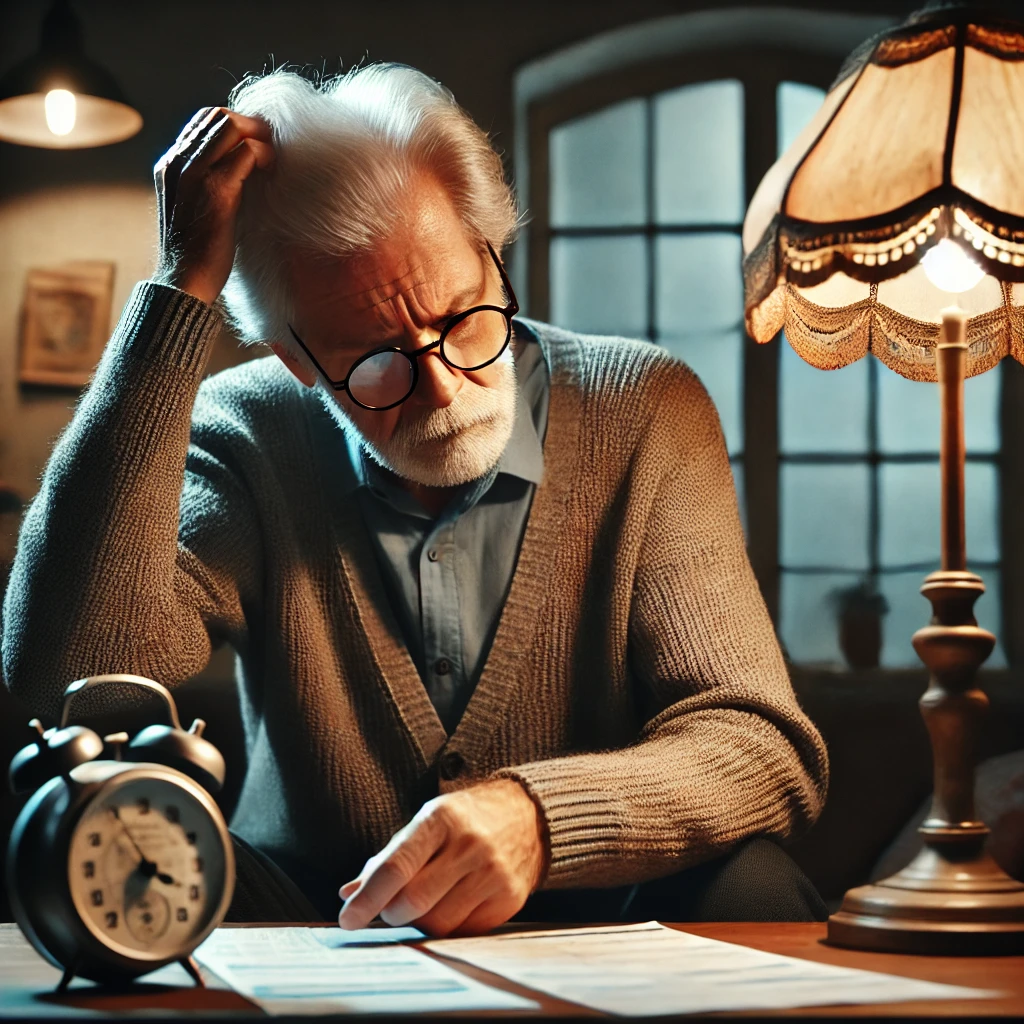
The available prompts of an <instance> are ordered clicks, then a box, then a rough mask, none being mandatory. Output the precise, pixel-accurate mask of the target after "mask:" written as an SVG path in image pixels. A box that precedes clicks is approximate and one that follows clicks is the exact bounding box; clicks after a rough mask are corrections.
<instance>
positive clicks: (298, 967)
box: [195, 928, 538, 1015]
mask: <svg viewBox="0 0 1024 1024" xmlns="http://www.w3.org/2000/svg"><path fill="white" fill-rule="evenodd" d="M423 937H424V936H423V933H422V932H420V931H417V930H416V929H415V928H367V929H364V930H363V931H352V932H344V931H342V930H341V929H340V928H218V929H217V930H216V931H215V932H214V933H213V934H212V935H211V936H210V937H209V938H208V939H207V940H206V941H205V942H204V943H203V944H202V945H201V946H200V947H199V948H198V949H197V950H196V952H195V957H196V959H197V960H198V961H199V962H200V963H201V964H202V965H203V966H204V967H207V968H209V969H210V970H211V971H213V973H214V974H216V975H217V976H218V977H220V978H221V980H222V981H224V982H225V983H226V984H228V985H230V986H231V987H232V988H233V989H234V990H235V991H236V992H238V993H239V994H240V995H243V996H245V997H246V998H247V999H251V1000H252V1001H253V1002H254V1003H257V1004H258V1005H259V1006H261V1007H262V1008H263V1009H264V1010H266V1011H267V1012H268V1013H273V1014H289V1015H294V1014H313V1013H417V1012H420V1011H433V1012H445V1011H454V1010H536V1009H537V1008H538V1007H537V1004H536V1003H534V1002H532V1001H531V1000H529V999H522V998H520V997H519V996H514V995H512V994H510V993H508V992H502V991H501V990H500V989H496V988H491V987H490V986H489V985H482V984H481V983H480V982H478V981H474V980H473V979H472V978H469V977H467V976H466V975H465V974H461V973H460V972H459V971H456V970H454V969H453V968H451V967H448V966H446V965H445V964H443V963H441V962H440V961H438V960H435V959H434V958H433V957H429V956H427V955H426V953H421V952H420V951H419V950H418V949H414V948H412V947H411V946H404V945H401V943H402V942H403V941H407V940H410V939H413V940H415V939H422V938H423Z"/></svg>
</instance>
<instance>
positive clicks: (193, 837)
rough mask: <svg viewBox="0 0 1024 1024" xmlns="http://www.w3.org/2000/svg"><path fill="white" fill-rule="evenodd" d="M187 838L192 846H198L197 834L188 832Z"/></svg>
mask: <svg viewBox="0 0 1024 1024" xmlns="http://www.w3.org/2000/svg"><path fill="white" fill-rule="evenodd" d="M185 838H186V839H187V840H188V841H189V844H190V845H191V846H195V845H196V834H195V832H186V833H185Z"/></svg>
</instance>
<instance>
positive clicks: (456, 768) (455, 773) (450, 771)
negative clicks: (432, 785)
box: [437, 750, 466, 782]
mask: <svg viewBox="0 0 1024 1024" xmlns="http://www.w3.org/2000/svg"><path fill="white" fill-rule="evenodd" d="M465 767H466V759H465V758H464V757H463V756H462V755H461V754H460V753H459V752H458V751H456V750H451V751H449V752H448V753H447V754H443V755H442V757H441V760H440V761H439V762H438V765H437V770H438V774H439V775H440V776H441V778H442V779H444V780H445V781H446V782H451V780H452V779H457V778H458V777H459V776H460V775H461V774H462V770H463V768H465Z"/></svg>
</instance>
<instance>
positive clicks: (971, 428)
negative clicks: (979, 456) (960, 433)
mask: <svg viewBox="0 0 1024 1024" xmlns="http://www.w3.org/2000/svg"><path fill="white" fill-rule="evenodd" d="M1001 371H1002V367H1001V366H997V367H996V368H995V369H993V370H989V372H988V373H983V374H980V375H979V376H977V377H971V378H970V380H967V381H965V382H964V439H965V441H966V442H967V450H968V451H970V452H977V453H983V452H996V451H998V450H999V383H1000V373H1001ZM878 448H879V451H881V452H885V453H889V452H935V453H936V454H938V451H939V390H938V387H937V386H936V385H934V384H922V383H920V382H919V381H913V380H907V379H906V378H905V377H901V376H900V375H899V374H897V373H891V372H890V371H889V370H888V369H885V368H883V367H879V370H878Z"/></svg>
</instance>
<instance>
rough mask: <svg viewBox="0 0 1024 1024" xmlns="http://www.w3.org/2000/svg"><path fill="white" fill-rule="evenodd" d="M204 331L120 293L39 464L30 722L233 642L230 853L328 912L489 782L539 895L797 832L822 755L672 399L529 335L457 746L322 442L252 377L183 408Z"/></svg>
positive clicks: (206, 336) (698, 403)
mask: <svg viewBox="0 0 1024 1024" xmlns="http://www.w3.org/2000/svg"><path fill="white" fill-rule="evenodd" d="M216 326H217V315H216V313H215V312H214V311H213V310H211V309H210V308H209V307H207V306H205V305H204V304H203V303H201V302H200V301H199V300H197V299H194V298H192V297H191V296H188V295H186V294H184V293H182V292H179V291H177V290H175V289H172V288H168V287H164V286H162V285H157V284H153V283H147V282H144V283H142V284H140V285H138V286H137V287H136V289H135V291H134V292H133V294H132V296H131V298H130V300H129V302H128V304H127V306H126V307H125V310H124V312H123V314H122V317H121V320H120V323H119V324H118V327H117V329H116V331H115V333H114V336H113V338H112V340H111V342H110V344H109V345H108V348H107V351H106V353H105V355H104V358H103V360H102V362H101V364H100V367H99V369H98V370H97V373H96V376H95V378H94V380H93V382H92V385H91V387H90V388H89V390H88V392H87V393H86V394H85V396H84V398H83V400H82V402H81V404H80V406H79V408H78V410H77V412H76V414H75V416H74V419H73V421H72V423H71V424H70V426H69V427H68V429H67V431H66V432H65V433H64V435H63V437H62V438H61V440H60V442H59V443H58V445H57V446H56V448H55V450H54V453H53V456H52V458H51V460H50V463H49V465H48V467H47V469H46V473H45V476H44V478H43V482H42V489H41V491H40V493H39V495H38V497H37V498H36V500H35V501H34V503H33V504H32V506H31V509H30V510H29V512H28V514H27V517H26V520H25V524H24V527H23V530H22V534H21V538H20V541H19V547H18V554H17V560H16V563H15V566H14V571H13V576H12V581H11V586H10V589H9V592H8V595H7V599H6V606H5V612H6V615H5V632H4V637H3V657H4V668H5V673H6V679H7V682H8V684H9V686H10V687H11V689H12V691H13V692H14V694H15V695H16V696H17V697H19V698H21V700H22V701H23V702H24V703H25V704H26V705H27V706H28V707H29V708H30V709H32V710H33V711H34V712H37V713H40V714H44V715H48V716H50V717H51V718H52V717H53V716H54V715H55V714H56V712H57V709H58V706H59V698H60V694H61V692H62V690H63V688H64V686H66V684H67V683H68V682H70V681H71V680H74V679H76V678H79V677H81V676H84V675H88V674H95V673H100V672H115V671H121V672H135V673H139V674H142V675H145V676H150V677H152V678H154V679H157V680H159V681H161V682H163V683H165V684H167V685H169V686H174V685H175V684H177V683H180V682H181V681H183V680H185V679H188V678H189V677H190V676H192V675H194V674H195V673H197V672H199V671H200V670H201V669H202V668H203V667H204V665H205V664H206V663H207V660H208V658H209V655H210V651H211V644H218V643H221V642H228V643H230V644H231V645H232V646H233V647H234V648H235V650H236V651H237V652H238V655H239V659H238V664H239V687H240V696H241V701H242V711H243V720H244V726H245V733H246V747H247V755H248V763H247V770H246V777H245V781H244V785H243V787H242V793H241V797H240V800H239V804H238V808H237V811H236V813H235V816H234V819H233V822H232V827H233V828H234V829H235V830H236V831H237V832H239V833H240V834H241V835H243V836H244V837H245V838H247V839H249V840H250V841H251V842H253V843H254V844H256V845H257V846H259V847H261V848H263V849H265V850H266V851H267V852H268V853H269V854H270V855H271V856H274V857H276V858H278V859H279V860H280V862H281V863H282V864H284V865H285V866H286V867H287V868H288V869H289V870H291V871H293V872H294V873H295V874H296V875H297V876H299V877H300V878H303V879H304V880H305V881H304V884H305V885H306V887H307V891H310V892H311V894H312V895H314V897H317V896H319V897H320V898H321V905H323V900H325V899H328V898H329V897H330V895H331V892H332V890H333V889H334V888H336V886H337V885H338V884H340V883H341V882H343V881H345V880H347V879H349V878H351V877H353V875H354V874H355V873H356V872H357V871H358V870H359V868H360V867H361V866H362V864H363V861H364V860H365V858H366V857H367V856H369V855H371V854H373V853H374V852H376V851H377V850H378V849H379V848H380V847H381V846H382V845H383V844H384V843H385V842H386V840H387V839H388V838H389V837H390V836H391V834H392V833H393V832H394V831H395V830H396V829H398V828H399V827H400V826H401V825H402V824H403V823H404V822H406V821H407V820H408V819H409V818H410V817H411V815H412V814H414V813H415V811H416V810H417V808H418V807H419V806H420V805H421V804H422V802H423V801H424V800H425V799H428V798H429V797H430V796H432V795H436V793H437V792H438V790H439V789H440V790H441V791H446V790H450V789H453V788H457V787H461V786H467V785H470V784H472V783H473V782H474V781H477V780H480V779H484V778H488V777H494V776H506V777H510V778H513V779H516V780H518V781H519V782H520V783H521V784H522V785H523V786H525V787H526V789H527V790H528V792H529V793H530V795H531V796H532V797H533V798H534V800H535V801H536V803H537V804H538V805H539V807H540V809H541V811H542V814H543V818H544V822H545V824H546V827H547V833H548V837H549V843H550V866H549V869H548V871H547V875H546V878H545V879H544V883H543V884H544V886H545V887H568V886H608V885H619V884H625V883H628V882H634V881H640V880H643V879H648V878H653V877H657V876H663V875H666V874H669V873H672V872H674V871H677V870H679V869H681V868H683V867H686V866H687V865H690V864H693V863H695V862H697V861H700V860H703V859H707V858H709V857H712V856H714V855H716V854H718V853H721V852H724V851H725V850H726V849H727V848H728V847H729V846H730V845H731V844H733V843H735V842H737V841H738V840H740V839H741V838H743V837H745V836H747V835H750V834H752V833H763V834H768V835H771V836H775V837H779V838H786V837H789V836H792V835H793V834H794V833H797V832H799V831H802V830H804V829H806V828H807V827H808V826H809V825H810V824H811V822H813V821H814V819H815V818H816V816H817V815H818V813H819V811H820V809H821V806H822V802H823V800H824V796H825V789H826V779H827V761H826V754H825V750H824V747H823V744H822V741H821V738H820V737H819V735H818V734H817V732H816V731H815V729H814V727H813V726H812V725H811V723H810V722H809V721H808V719H807V718H806V717H805V716H804V714H803V713H802V712H801V710H800V708H799V707H798V705H797V703H796V700H795V698H794V694H793V691H792V688H791V686H790V683H789V679H788V677H787V673H786V669H785V666H784V663H783V660H782V657H781V654H780V651H779V647H778V644H777V643H776V639H775V636H774V633H773V631H772V625H771V622H770V620H769V617H768V615H767V613H766V610H765V606H764V603H763V601H762V600H761V596H760V593H759V591H758V588H757V584H756V582H755V580H754V577H753V574H752V572H751V569H750V565H749V562H748V560H747V556H746V552H745V549H744V539H743V531H742V529H741V526H740V521H739V517H738V514H737V507H736V498H735V494H734V489H733V483H732V477H731V473H730V468H729V462H728V459H727V456H726V452H725V447H724V445H723V441H722V433H721V430H720V427H719V423H718V417H717V415H716V413H715V409H714V406H713V405H712V403H711V401H710V399H709V398H708V395H707V393H706V392H705V390H704V388H703V387H702V386H701V384H700V382H699V381H698V380H697V378H696V377H695V376H694V374H693V373H692V372H691V371H690V370H689V369H687V368H686V367H685V366H683V365H682V364H680V363H678V362H676V361H674V360H673V359H671V358H670V357H669V356H668V355H666V353H665V352H664V351H663V350H661V349H659V348H658V347H656V346H654V345H650V344H647V343H644V342H635V341H626V340H622V339H612V338H598V337H583V336H579V335H575V334H571V333H568V332H566V331H562V330H558V329H555V328H553V327H549V326H546V325H543V324H535V325H533V326H534V328H535V330H536V332H537V333H538V335H539V337H540V340H541V344H542V346H543V350H544V355H545V357H546V359H547V362H548V365H549V367H550V373H551V402H550V412H549V419H548V428H547V436H546V440H545V445H544V461H545V475H544V480H543V482H542V484H541V485H540V486H539V487H538V489H537V492H536V496H535V498H534V502H533V507H532V509H531V512H530V516H529V520H528V523H527V527H526V532H525V536H524V539H523V542H522V549H521V551H520V555H519V560H518V564H517V566H516V570H515V575H514V578H513V580H512V584H511V588H510V591H509V594H508V599H507V602H506V604H505V608H504V610H503V613H502V615H501V619H500V623H499V625H498V628H497V633H496V635H495V637H494V642H493V647H492V649H491V651H490V656H489V657H488V659H487V663H486V666H485V668H484V671H483V674H482V676H481V678H480V681H479V684H478V685H477V687H476V690H475V692H474V694H473V696H472V699H471V700H470V702H469V706H468V708H467V709H466V712H465V715H464V716H463V718H462V720H461V721H460V723H459V725H458V727H457V728H456V729H455V731H454V733H453V734H452V735H451V736H448V735H446V733H445V730H444V728H443V727H442V725H441V722H440V721H439V719H438V717H437V714H436V713H435V711H434V708H433V706H432V704H431V702H430V700H429V698H428V696H427V693H426V690H425V689H424V687H423V684H422V683H421V681H420V678H419V676H418V674H417V672H416V669H415V667H414V665H413V662H412V660H411V658H410V656H409V653H408V651H407V650H406V649H405V647H404V645H403V643H402V639H401V632H400V630H399V627H398V625H397V622H396V620H395V617H394V616H393V614H392V612H391V610H390V608H389V606H388V602H387V598H386V595H385V591H384V587H383V584H382V581H381V577H380V574H379V572H378V569H377V566H376V563H375V561H374V558H373V554H372V551H371V547H370V544H369V542H368V538H367V535H366V531H365V528H364V526H363V524H362V521H361V519H360V516H359V513H358V511H357V509H356V508H355V507H354V505H353V503H352V502H351V500H350V499H347V498H346V496H345V494H344V493H343V491H342V490H341V489H340V487H339V485H338V474H336V473H335V472H334V468H335V467H336V466H337V465H338V461H339V460H340V459H341V458H343V457H344V455H343V452H342V439H341V435H340V433H339V431H338V428H337V427H336V426H335V425H334V423H333V421H332V420H331V418H330V417H329V416H328V414H327V413H326V412H325V410H324V408H323V406H322V404H321V402H320V400H319V397H318V396H317V395H315V394H314V393H313V392H311V391H308V390H307V389H305V388H303V387H302V386H301V385H299V384H298V383H297V382H296V381H295V380H294V379H293V378H292V377H291V376H290V374H289V373H288V372H287V370H285V368H284V367H283V366H282V365H281V364H280V362H279V361H278V360H276V359H275V358H273V357H271V358H268V359H263V360H258V361H255V362H252V363H247V364H245V365H242V366H239V367H237V368H234V369H231V370H228V371H226V372H224V373H221V374H218V375H216V376H214V377H211V378H209V379H207V380H205V381H203V370H204V366H205V364H206V360H207V356H208V353H209V349H210V347H211V343H212V337H213V335H214V333H215V329H216ZM190 423H191V446H190ZM183 483H184V486H183ZM179 500H180V512H179ZM98 692H99V693H102V692H103V691H102V690H101V691H98ZM115 696H116V695H115ZM109 699H111V698H110V697H109V696H108V700H109ZM313 878H315V879H316V880H317V881H316V882H315V883H314V882H311V881H309V879H313ZM314 889H315V890H316V892H312V890H314Z"/></svg>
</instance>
